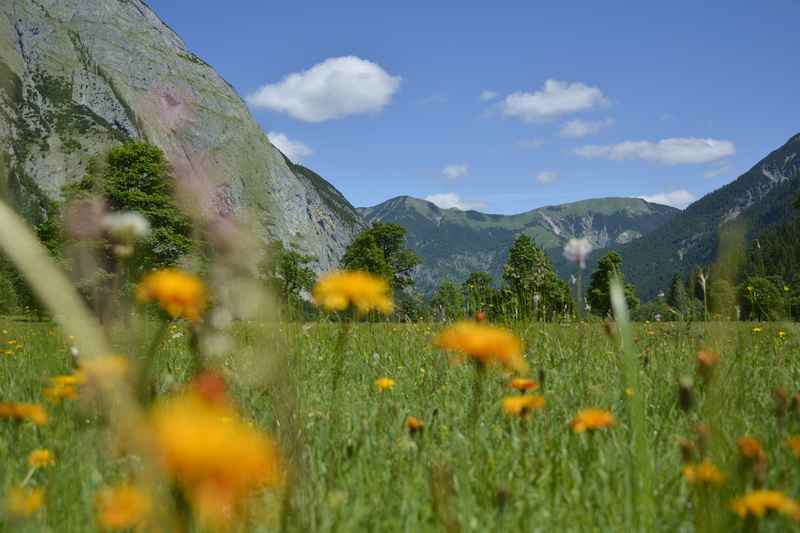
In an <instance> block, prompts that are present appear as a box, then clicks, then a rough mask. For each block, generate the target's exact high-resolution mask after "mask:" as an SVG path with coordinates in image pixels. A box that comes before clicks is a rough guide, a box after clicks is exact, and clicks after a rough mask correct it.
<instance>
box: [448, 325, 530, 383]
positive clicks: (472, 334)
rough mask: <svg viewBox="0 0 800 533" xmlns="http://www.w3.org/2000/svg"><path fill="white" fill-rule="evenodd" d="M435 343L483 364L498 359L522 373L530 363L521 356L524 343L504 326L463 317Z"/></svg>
mask: <svg viewBox="0 0 800 533" xmlns="http://www.w3.org/2000/svg"><path fill="white" fill-rule="evenodd" d="M434 344H435V345H436V346H437V347H439V348H441V349H443V350H448V351H451V352H456V353H457V354H459V355H460V356H461V357H471V358H472V359H474V360H475V361H478V362H479V363H481V364H484V365H489V364H492V363H498V364H500V365H502V366H503V367H505V368H506V369H508V370H513V371H516V372H519V373H524V372H527V371H528V364H527V363H526V362H525V359H524V358H523V357H522V343H521V342H520V340H519V339H518V338H517V337H516V336H515V335H514V334H513V333H511V332H510V331H508V330H506V329H503V328H498V327H494V326H488V325H485V324H477V323H475V322H471V321H462V322H458V323H456V324H453V325H452V326H450V327H449V328H447V329H445V330H444V331H443V332H442V333H440V334H439V336H438V337H436V339H435V340H434Z"/></svg>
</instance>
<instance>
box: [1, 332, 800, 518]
mask: <svg viewBox="0 0 800 533" xmlns="http://www.w3.org/2000/svg"><path fill="white" fill-rule="evenodd" d="M157 326H158V325H157V324H155V323H152V322H140V323H137V325H136V326H135V328H134V329H136V333H137V335H138V334H140V333H141V332H142V331H144V332H145V335H144V337H147V334H150V335H152V334H154V333H155V331H156V330H157ZM281 327H282V329H283V333H284V334H285V337H286V339H287V344H286V347H285V348H284V349H286V350H288V354H289V357H288V361H289V365H288V376H287V378H286V380H285V382H283V383H281V385H282V386H281V387H276V386H271V387H256V388H252V387H244V386H238V385H234V387H233V388H234V393H235V396H236V399H237V401H238V403H239V405H240V407H241V409H242V410H243V412H244V413H245V414H246V415H247V417H248V418H250V419H251V420H253V422H254V423H255V424H256V425H258V426H260V427H262V428H264V429H266V430H269V431H271V432H274V433H276V434H279V435H281V437H282V438H283V440H284V443H285V446H286V448H287V449H286V453H287V454H288V455H291V456H292V457H294V458H295V460H296V463H297V465H298V470H297V473H296V479H297V483H296V485H295V491H294V505H293V506H292V511H291V514H290V515H289V516H288V520H287V522H288V523H287V525H286V529H288V530H292V531H310V530H313V531H356V530H360V531H414V532H416V531H444V530H448V531H457V530H461V531H513V530H524V531H555V530H558V531H570V530H571V531H632V530H636V529H647V530H658V531H693V530H705V531H731V530H737V528H742V527H744V526H745V525H747V526H748V527H749V526H750V524H744V523H743V522H742V521H741V520H740V519H739V518H738V516H736V515H735V514H734V513H732V512H731V511H730V510H729V502H730V500H731V499H733V498H734V497H736V496H738V495H740V494H742V493H743V492H744V491H745V490H746V488H747V487H750V486H752V485H753V480H752V479H751V476H750V474H749V473H748V471H747V470H745V469H743V468H742V467H741V465H740V460H739V458H738V455H737V449H736V441H737V439H738V438H739V437H741V436H742V435H745V434H747V435H751V436H754V437H756V438H758V439H759V440H760V441H761V442H762V443H763V445H764V448H765V450H766V451H767V454H768V468H767V470H766V477H765V480H764V485H765V486H766V487H768V488H774V489H779V490H783V491H785V492H786V493H787V494H789V495H791V496H792V497H795V498H797V497H800V482H798V478H797V472H798V468H800V462H799V461H800V460H798V459H797V458H795V457H794V456H793V455H792V453H791V451H790V450H789V449H788V448H787V447H786V446H785V444H784V441H785V438H786V437H787V436H788V435H790V434H797V433H800V414H798V412H797V411H794V412H789V413H787V414H785V415H784V416H783V417H776V415H775V409H774V399H773V390H775V389H776V388H781V389H783V390H785V391H786V392H787V393H789V394H790V395H792V394H794V393H795V392H796V391H797V389H798V377H800V357H799V356H800V331H798V329H797V327H796V325H793V324H765V325H762V328H763V329H762V331H760V332H754V331H753V325H752V324H745V323H708V324H694V325H686V324H679V323H665V324H652V325H644V324H636V325H634V331H633V336H634V338H635V347H636V349H635V353H636V356H637V359H638V363H639V370H638V372H639V380H638V381H639V384H640V385H639V389H640V390H635V391H628V394H626V393H625V386H624V384H623V381H622V371H621V368H622V364H623V361H622V352H621V350H620V349H619V346H618V344H617V342H616V341H615V340H614V339H612V338H610V337H609V336H608V335H607V334H606V333H605V331H604V328H603V326H602V325H601V324H596V323H594V324H540V323H530V324H517V325H516V326H515V328H514V329H515V331H516V332H517V333H518V334H519V335H520V336H521V337H522V338H523V339H524V340H525V343H526V347H527V350H526V358H527V359H528V361H529V363H530V364H531V367H532V369H533V370H532V377H534V378H535V379H537V381H541V382H542V383H541V388H540V390H539V392H542V393H543V394H544V395H545V397H546V399H547V405H546V408H545V410H544V411H541V412H536V413H533V414H531V415H530V416H529V417H528V418H527V419H514V418H511V417H509V416H508V415H506V414H504V413H503V412H502V409H501V406H500V401H501V399H502V398H503V397H504V396H506V395H509V394H511V391H510V390H509V389H508V388H507V378H506V377H505V376H503V375H502V374H501V373H500V372H499V371H496V370H492V371H491V372H488V373H487V376H486V379H485V383H484V388H483V407H482V414H481V420H480V421H479V422H478V424H477V425H473V424H472V421H471V420H470V419H469V415H470V401H471V394H472V390H473V389H472V387H473V377H474V376H473V373H474V369H473V368H472V367H471V366H470V365H463V366H458V367H451V366H450V365H449V364H448V359H447V356H446V355H444V354H442V353H440V352H438V351H436V350H435V349H434V348H432V346H431V339H432V337H433V336H434V335H435V333H436V331H437V330H438V328H439V326H436V325H429V324H382V323H375V324H357V325H356V326H355V327H354V328H353V329H352V331H351V332H350V335H349V338H348V339H347V344H346V347H345V352H344V353H345V359H344V368H343V374H342V378H341V382H340V384H339V391H338V395H337V398H336V400H335V401H332V399H331V382H332V379H333V376H332V372H333V371H334V365H333V360H334V351H335V349H336V348H335V347H336V343H337V337H338V335H339V325H338V324H335V323H324V322H323V323H311V324H305V325H303V324H284V325H282V326H281ZM258 329H259V326H258V325H257V324H243V325H240V326H239V327H238V328H236V332H237V333H236V334H237V335H239V336H241V338H240V339H239V340H240V341H243V343H244V344H245V345H246V344H247V342H248V339H249V338H251V337H252V338H258V337H257V335H255V334H254V332H257V331H258ZM0 331H2V334H1V335H0V342H2V343H4V344H3V345H2V346H0V349H9V350H11V351H13V354H11V355H3V353H2V352H0V400H13V401H30V402H41V401H43V399H42V395H41V389H42V384H43V381H44V380H46V378H47V377H49V376H52V375H56V374H63V373H66V372H68V371H70V369H71V365H72V361H71V355H70V352H69V348H70V344H71V343H70V340H69V339H67V338H64V337H63V335H62V334H61V333H60V331H59V330H58V329H57V327H56V326H54V325H53V324H50V323H35V322H22V321H14V320H10V319H0ZM779 331H784V332H786V335H785V337H784V338H780V337H779V335H778V332H779ZM139 336H140V338H141V335H139ZM114 338H115V341H116V343H117V346H115V348H116V349H117V350H119V351H121V352H128V351H129V350H127V349H126V346H127V345H126V341H125V339H126V338H127V337H126V335H122V334H121V335H118V336H114ZM188 339H189V335H188V333H187V332H186V331H184V330H183V326H174V327H173V328H172V329H171V330H170V331H169V332H168V335H167V336H166V340H165V341H164V343H163V344H162V346H161V348H160V350H159V353H158V360H157V365H156V370H157V372H158V375H160V376H161V377H160V388H161V390H162V391H167V390H169V389H170V388H173V387H176V386H177V385H178V384H180V383H183V382H184V381H185V380H186V379H187V377H188V374H189V368H190V366H191V363H192V359H191V356H190V355H189V349H188V344H187V343H188ZM11 340H15V341H16V344H8V341H11ZM20 345H21V346H20ZM253 348H254V349H255V350H256V352H255V353H256V356H257V358H260V360H263V361H264V364H267V361H268V360H269V358H270V357H271V354H270V352H269V350H268V349H267V348H265V347H264V346H263V345H253ZM701 349H706V350H713V351H716V352H719V353H720V354H721V356H722V357H721V363H720V365H719V367H717V368H716V369H715V370H714V377H713V378H712V380H711V382H710V383H708V384H703V382H702V380H701V379H700V377H699V376H698V375H697V374H696V355H697V353H698V351H699V350H701ZM261 352H263V353H261ZM257 360H258V359H257ZM222 363H223V364H224V365H225V367H226V368H228V369H230V368H232V365H233V361H232V360H228V361H222ZM384 376H388V377H391V378H392V379H394V380H395V381H396V385H395V387H394V388H393V389H392V390H389V391H386V392H384V393H379V392H378V391H377V388H376V386H375V384H374V381H375V380H376V379H377V378H380V377H384ZM683 376H692V377H693V378H694V382H695V387H694V397H695V404H694V407H693V408H692V410H691V411H690V412H689V413H685V412H684V411H682V410H681V408H680V406H679V404H678V401H677V390H678V385H677V383H678V381H679V379H680V378H681V377H683ZM542 378H543V379H542ZM287 387H288V388H287ZM630 393H632V394H634V395H641V396H640V399H641V400H643V402H644V406H645V410H646V420H647V426H646V427H647V434H646V435H645V438H646V442H647V446H648V450H649V452H650V454H649V457H652V458H654V460H653V464H652V465H650V467H651V469H652V473H653V474H652V475H653V488H652V490H653V494H652V496H653V498H652V499H653V501H654V508H653V509H652V511H651V513H650V514H652V516H647V517H642V516H639V512H640V511H641V510H640V509H637V508H636V507H633V508H630V509H628V512H626V505H628V503H627V502H629V501H630V492H629V479H630V478H629V476H630V475H631V472H633V471H635V470H633V469H632V468H631V466H632V465H635V462H636V461H637V459H636V456H635V454H634V453H633V450H632V449H631V446H630V443H631V433H630V432H631V429H630V424H629V418H628V408H627V405H626V402H628V401H630V396H629V394H630ZM286 398H293V399H295V400H294V402H295V404H294V406H293V407H292V409H291V410H290V411H288V412H289V413H290V414H289V415H285V414H281V410H280V409H278V408H277V407H276V406H277V405H279V404H280V403H281V402H283V401H284V400H285V399H286ZM590 406H596V407H602V408H605V409H610V410H611V411H612V412H613V413H614V414H615V416H616V418H617V425H616V426H615V427H612V428H610V429H607V430H598V431H597V432H596V433H594V434H581V435H578V434H574V433H573V432H572V431H571V430H570V428H569V425H568V423H569V421H570V420H571V419H572V418H573V417H574V416H575V414H576V412H577V411H578V410H579V409H581V408H583V407H590ZM48 410H49V412H50V417H51V420H50V423H49V424H47V425H45V426H42V427H40V428H36V427H34V426H31V425H25V424H24V425H21V426H16V425H14V424H12V423H9V422H2V421H0V453H2V456H3V461H2V462H1V463H0V492H2V493H5V492H6V491H7V490H8V488H9V487H11V486H13V485H15V484H18V483H19V482H20V481H21V480H22V479H23V478H24V477H25V476H26V474H27V473H28V470H29V468H28V466H27V464H26V457H27V455H28V453H29V452H30V451H32V450H33V449H35V448H40V447H44V448H49V449H51V450H53V452H54V453H55V455H56V458H57V463H56V465H55V466H53V467H50V468H46V469H42V470H40V471H37V472H36V473H34V475H33V477H32V483H33V484H35V485H36V486H41V487H44V488H45V489H46V491H47V504H46V506H45V507H44V509H43V510H41V511H40V512H39V513H37V514H36V515H35V516H34V517H32V518H30V519H28V520H26V521H22V522H12V521H10V518H8V517H4V516H3V515H0V531H45V530H52V531H92V530H93V528H94V527H95V526H94V525H93V524H94V518H93V516H94V496H95V493H96V492H97V490H98V489H99V488H100V487H102V486H105V485H107V484H110V483H113V482H115V481H117V480H119V479H121V478H123V477H124V476H125V475H126V473H127V472H130V471H132V470H135V469H136V468H137V459H136V457H131V456H121V457H120V456H115V455H113V454H109V453H108V451H109V447H110V446H111V445H112V444H113V443H110V442H109V441H108V438H107V433H106V432H105V431H104V429H105V426H106V424H105V422H104V421H103V420H102V417H100V416H98V415H96V414H94V411H93V410H92V409H91V408H90V407H89V406H87V405H85V404H83V403H82V402H80V401H79V402H66V403H65V404H63V405H61V406H54V405H48ZM334 413H335V416H334ZM409 415H413V416H416V417H417V418H419V419H421V420H423V421H424V422H425V423H426V427H425V429H424V431H423V432H422V433H421V434H418V435H415V436H411V435H409V433H408V432H407V431H406V429H405V427H404V424H403V423H404V420H405V418H406V417H407V416H409ZM331 420H333V421H334V422H335V427H330V425H329V424H328V422H330V421H331ZM700 422H702V423H704V424H706V425H707V426H708V427H709V428H710V435H709V437H708V440H709V444H708V449H709V454H710V456H711V458H712V460H713V461H714V463H715V464H717V465H718V466H719V467H720V468H721V469H722V470H723V472H724V473H725V475H726V483H725V484H724V485H723V486H722V487H720V488H709V489H701V488H696V487H692V486H690V485H688V484H687V483H686V482H685V480H683V479H682V478H681V474H680V472H681V455H680V451H679V448H678V446H677V442H678V439H679V437H685V438H690V439H695V437H696V432H695V430H694V428H695V426H696V425H697V424H698V423H700ZM289 431H291V433H292V434H290V435H287V433H288V432H289ZM298 443H300V444H298ZM639 466H641V465H639ZM279 515H280V505H279V503H277V502H276V499H275V498H272V499H268V498H267V499H264V502H263V505H261V506H259V520H258V525H257V526H256V525H253V526H252V527H251V528H250V529H249V530H256V531H261V530H263V531H272V530H275V529H277V528H278V526H279V521H280V520H279V518H280V516H279ZM643 524H649V526H643ZM760 526H761V527H760V531H785V530H787V528H790V527H792V523H791V522H790V521H788V519H787V518H785V517H782V516H768V517H767V518H765V519H764V520H762V521H761V524H760Z"/></svg>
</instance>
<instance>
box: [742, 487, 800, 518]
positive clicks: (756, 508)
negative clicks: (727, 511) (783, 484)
mask: <svg viewBox="0 0 800 533" xmlns="http://www.w3.org/2000/svg"><path fill="white" fill-rule="evenodd" d="M731 509H732V510H733V512H735V513H736V514H738V515H739V517H740V518H747V517H748V516H752V517H755V518H762V517H763V516H764V515H765V514H767V513H768V512H771V511H773V512H777V513H781V514H784V515H788V516H791V517H795V516H796V515H797V514H798V513H799V512H800V506H798V504H797V503H796V502H795V501H794V500H792V499H791V498H789V497H788V496H786V495H785V494H784V493H782V492H780V491H777V490H763V489H761V490H755V491H751V492H748V493H747V494H745V495H744V496H742V497H741V498H737V499H735V500H734V501H733V502H731Z"/></svg>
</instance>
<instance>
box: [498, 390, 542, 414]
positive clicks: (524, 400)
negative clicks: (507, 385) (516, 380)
mask: <svg viewBox="0 0 800 533" xmlns="http://www.w3.org/2000/svg"><path fill="white" fill-rule="evenodd" d="M543 407H544V397H543V396H539V395H538V394H530V395H527V394H526V395H522V396H509V397H507V398H503V410H504V411H505V412H506V413H507V414H509V415H513V416H525V415H527V414H528V413H530V412H531V411H533V410H534V409H541V408H543Z"/></svg>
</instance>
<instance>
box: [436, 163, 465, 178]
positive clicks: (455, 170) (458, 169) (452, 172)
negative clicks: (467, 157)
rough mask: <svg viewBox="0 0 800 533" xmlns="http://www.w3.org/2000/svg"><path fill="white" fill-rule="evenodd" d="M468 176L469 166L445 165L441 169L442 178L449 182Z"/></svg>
mask: <svg viewBox="0 0 800 533" xmlns="http://www.w3.org/2000/svg"><path fill="white" fill-rule="evenodd" d="M467 174H469V165H467V164H466V163H460V164H457V165H447V166H446V167H444V169H442V176H444V177H445V178H447V179H449V180H457V179H458V178H463V177H464V176H466V175H467Z"/></svg>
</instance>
